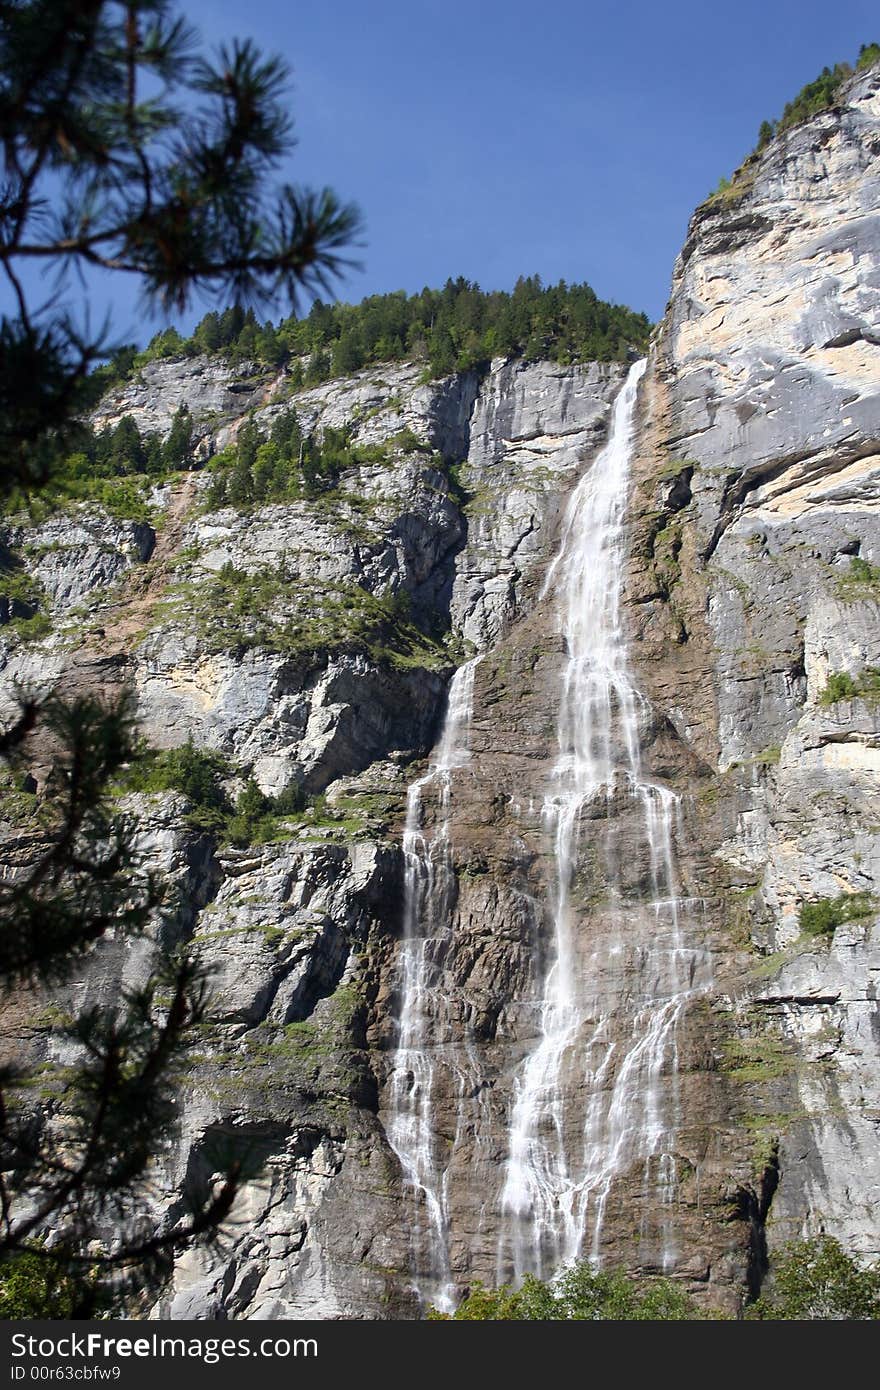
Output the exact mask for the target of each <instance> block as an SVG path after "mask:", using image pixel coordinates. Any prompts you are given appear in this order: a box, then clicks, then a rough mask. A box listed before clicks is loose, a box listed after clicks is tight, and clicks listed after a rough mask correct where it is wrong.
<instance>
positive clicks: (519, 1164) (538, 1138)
mask: <svg viewBox="0 0 880 1390" xmlns="http://www.w3.org/2000/svg"><path fill="white" fill-rule="evenodd" d="M644 370H645V362H644V361H641V362H637V363H636V364H635V365H634V366H633V367H632V369H631V370H630V372H629V375H628V377H627V379H626V382H625V384H624V386H623V387H622V389H621V391H620V392H619V394H618V396H617V398H616V400H615V403H614V408H613V412H612V418H611V427H610V433H609V437H608V441H607V443H606V445H605V447H604V448H603V449H602V450H601V452H600V453H599V454H598V456H597V458H596V460H595V462H594V464H593V466H592V468H590V469H589V471H588V472H587V473H586V474H585V476H584V477H583V479H582V480H581V482H580V483H579V484H578V486H577V488H576V489H575V491H574V493H573V495H572V497H571V500H570V503H569V506H568V509H567V513H566V516H565V520H564V525H563V533H562V539H561V544H560V547H559V550H558V553H557V555H556V557H555V559H554V560H553V563H552V565H551V566H550V569H549V571H548V574H547V579H546V582H545V586H544V593H545V594H553V595H555V596H556V597H557V599H558V605H559V614H560V626H561V630H562V634H563V636H564V639H565V649H566V653H567V661H566V666H565V671H564V677H563V683H562V691H561V696H560V702H559V713H558V721H557V738H558V755H557V759H556V762H555V765H554V767H553V769H552V773H551V779H550V786H549V788H548V791H547V795H546V798H545V801H544V807H543V819H544V822H545V825H546V827H547V830H548V832H549V833H550V835H551V836H552V842H553V848H554V858H555V886H554V891H553V898H552V904H551V914H552V939H551V950H550V952H549V965H548V968H547V969H546V972H545V975H544V980H543V993H542V998H541V1000H540V1006H539V1020H538V1024H539V1026H538V1029H537V1038H536V1042H535V1044H534V1046H533V1047H532V1050H531V1052H530V1053H529V1054H528V1055H527V1057H526V1059H525V1061H524V1063H523V1064H522V1066H521V1068H520V1071H519V1073H518V1075H517V1077H516V1081H515V1088H514V1095H513V1105H512V1111H511V1116H510V1130H509V1150H508V1158H507V1165H506V1169H505V1173H504V1179H503V1189H502V1193H501V1211H502V1227H501V1236H500V1242H499V1266H498V1272H499V1276H500V1277H508V1276H509V1274H510V1273H511V1272H512V1273H513V1274H514V1276H516V1277H521V1276H522V1275H523V1274H525V1273H527V1272H533V1273H536V1274H538V1275H543V1276H546V1275H548V1274H550V1273H552V1272H553V1271H555V1270H556V1269H557V1268H558V1267H559V1266H560V1265H563V1264H566V1263H568V1262H570V1261H572V1260H574V1259H576V1258H579V1257H581V1256H583V1255H584V1254H589V1255H591V1256H592V1257H593V1258H594V1259H595V1260H598V1258H599V1254H600V1245H601V1238H602V1225H603V1220H604V1217H605V1209H606V1205H607V1200H608V1196H609V1193H610V1190H611V1186H612V1183H613V1182H614V1180H615V1178H617V1177H619V1176H621V1175H623V1174H624V1173H627V1172H629V1171H630V1170H632V1169H633V1168H634V1167H635V1168H636V1169H639V1167H641V1172H642V1179H641V1180H642V1182H643V1183H644V1184H645V1185H646V1186H648V1185H651V1186H653V1189H654V1191H655V1193H656V1202H657V1205H658V1208H660V1209H662V1208H663V1206H664V1203H665V1204H666V1208H667V1212H666V1217H665V1218H664V1219H663V1220H661V1223H660V1224H661V1225H662V1229H663V1234H662V1250H660V1251H659V1255H658V1258H659V1261H660V1262H661V1263H662V1264H663V1265H668V1264H669V1263H670V1262H671V1260H672V1258H673V1256H674V1246H673V1243H672V1241H673V1233H672V1221H671V1219H669V1218H671V1213H672V1209H671V1206H670V1205H669V1204H670V1203H671V1201H672V1200H673V1199H674V1194H675V1189H676V1176H675V1159H674V1155H673V1152H672V1138H673V1132H674V1128H675V1123H676V1115H675V1113H674V1111H675V1075H674V1074H675V1068H676V1062H677V1059H676V1053H675V1035H676V1024H677V1022H678V1019H679V1016H680V1013H681V1010H682V1007H683V1005H684V1001H685V999H686V998H687V997H688V995H689V994H690V993H691V991H692V989H693V977H694V973H695V969H696V968H697V964H696V963H695V961H696V958H695V956H694V953H693V951H690V950H687V949H686V948H685V945H684V941H683V936H682V924H681V914H682V910H683V904H682V902H681V901H680V899H679V890H678V886H677V881H676V873H675V861H674V849H673V844H674V831H675V824H676V818H677V815H678V798H677V796H676V795H675V794H674V793H673V792H672V791H671V790H669V789H668V788H666V787H664V786H662V785H659V784H658V783H656V782H654V781H652V780H650V779H649V778H646V776H645V774H644V773H643V770H642V766H641V754H640V745H641V740H642V732H643V726H644V721H645V716H646V714H647V708H646V705H645V702H644V700H643V699H642V697H641V696H640V694H639V692H638V691H637V690H636V688H635V686H634V685H633V682H632V679H631V677H630V674H629V670H628V662H627V652H626V641H625V635H624V630H623V623H622V617H621V584H622V577H623V573H624V561H625V526H624V523H625V516H626V503H627V489H628V482H629V468H630V462H631V457H632V453H633V434H634V422H635V410H636V398H637V393H638V387H639V382H640V381H641V378H642V374H643V372H644ZM585 819H586V821H587V823H588V824H589V825H590V827H591V839H590V844H589V846H585V845H584V844H583V843H582V835H583V831H582V823H584V821H585ZM622 820H623V821H625V823H626V826H627V832H626V833H627V836H628V838H627V840H626V843H625V844H622V843H620V834H621V831H620V828H619V827H620V824H621V821H622ZM586 849H590V850H591V851H592V852H593V854H594V857H595V855H596V854H597V853H599V851H600V850H601V853H602V855H603V856H604V862H603V869H604V884H605V887H606V890H607V897H606V901H605V902H604V903H603V905H602V906H601V908H599V909H597V913H598V915H599V916H600V918H601V921H602V925H603V931H601V932H598V933H596V934H595V936H594V938H593V943H594V944H592V945H591V946H590V945H588V944H587V943H586V942H585V941H584V940H583V939H582V938H581V936H580V935H579V933H578V927H577V917H576V913H575V911H574V910H573V903H572V894H573V886H574V884H575V882H576V877H577V875H578V873H579V871H581V869H582V863H581V861H582V858H583V853H584V851H585V850H586ZM639 863H641V864H643V866H644V867H643V870H642V878H641V881H640V882H639V884H638V885H637V891H634V890H633V886H632V884H631V882H629V880H630V879H631V878H632V874H633V872H634V865H635V864H639ZM625 879H626V880H627V882H626V883H625V882H624V880H625ZM594 915H596V914H594ZM624 960H625V961H626V970H625V971H624V970H623V968H622V966H621V962H622V961H624ZM621 976H625V977H626V986H625V993H621V992H620V985H619V984H617V985H615V986H614V987H610V986H609V985H608V984H607V981H611V980H614V981H619V980H620V978H621ZM615 989H617V990H618V994H617V995H616V996H615V993H614V990H615ZM578 1097H580V1100H579V1101H577V1098H578Z"/></svg>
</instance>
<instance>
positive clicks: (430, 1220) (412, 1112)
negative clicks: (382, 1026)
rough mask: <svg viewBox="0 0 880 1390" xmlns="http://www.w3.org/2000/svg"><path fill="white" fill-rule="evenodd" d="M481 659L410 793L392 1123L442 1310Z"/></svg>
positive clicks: (449, 1297)
mask: <svg viewBox="0 0 880 1390" xmlns="http://www.w3.org/2000/svg"><path fill="white" fill-rule="evenodd" d="M479 660H480V658H479V657H475V658H473V660H471V661H468V662H466V663H465V664H464V665H463V666H461V667H459V669H458V670H457V671H456V672H455V675H454V676H453V678H452V681H451V683H450V687H449V696H448V701H447V707H446V716H445V720H444V724H443V731H442V734H441V737H440V741H439V743H438V745H437V749H436V752H435V755H434V758H433V760H432V762H431V765H430V767H429V769H428V771H427V773H426V774H425V775H424V777H421V778H419V780H418V781H416V782H413V784H412V786H411V787H410V789H409V793H408V796H407V810H406V824H405V828H404V833H403V851H404V860H405V877H404V905H403V940H402V944H401V951H400V958H399V964H398V988H399V991H400V999H401V1005H400V1015H399V1018H398V1024H397V1047H396V1051H395V1054H394V1058H393V1064H392V1065H393V1069H392V1072H391V1076H390V1080H389V1096H390V1100H389V1112H390V1115H389V1120H388V1123H387V1127H386V1128H387V1134H388V1139H389V1142H390V1144H391V1147H392V1148H393V1149H394V1151H395V1153H396V1154H397V1156H398V1158H399V1160H400V1164H401V1169H402V1171H403V1176H404V1181H405V1184H406V1188H407V1190H408V1193H409V1196H410V1197H411V1198H412V1206H413V1212H412V1222H413V1245H414V1250H413V1257H414V1264H415V1269H416V1271H417V1277H416V1281H415V1282H416V1286H417V1288H418V1290H419V1292H420V1294H422V1295H424V1296H427V1297H430V1298H431V1300H432V1302H433V1303H434V1305H435V1306H436V1307H438V1308H440V1309H442V1310H444V1311H446V1310H449V1309H450V1308H451V1307H452V1306H453V1305H454V1296H453V1284H452V1275H451V1269H450V1262H449V1229H448V1228H449V1211H448V1191H447V1182H446V1174H447V1167H448V1160H449V1150H448V1146H444V1143H443V1140H442V1138H441V1136H439V1135H438V1134H437V1132H436V1124H435V1114H434V1111H435V1106H434V1101H435V1086H436V1084H437V1079H438V1078H437V1072H438V1070H439V1069H440V1068H441V1067H444V1068H445V1069H446V1070H451V1071H452V1072H453V1074H454V1080H455V1083H456V1089H457V1090H458V1092H459V1101H461V1098H462V1096H463V1093H464V1091H465V1089H466V1088H467V1086H468V1078H467V1077H466V1076H465V1075H464V1074H463V1072H462V1066H461V1061H460V1059H459V1058H458V1056H457V1049H456V1048H455V1039H454V1029H453V1019H452V1017H451V1015H450V1007H449V1005H450V1000H449V996H448V994H447V993H446V991H445V990H444V989H443V988H442V987H441V986H440V985H439V983H438V981H439V976H440V972H441V971H442V967H443V961H444V957H445V954H446V948H447V946H448V943H449V940H450V936H451V929H452V909H453V907H454V900H455V891H456V880H455V871H454V869H453V866H452V854H451V845H450V840H449V816H450V802H451V791H452V774H453V773H454V772H455V770H456V769H458V768H461V767H463V766H464V765H465V764H466V763H467V762H468V760H469V758H470V751H469V735H470V723H471V712H472V708H473V690H474V671H475V669H476V667H477V664H478V662H479ZM426 791H431V792H433V794H434V796H435V798H436V802H437V820H436V823H435V825H434V828H433V833H431V834H428V833H427V832H425V831H423V829H422V817H423V797H424V793H425V792H426ZM444 1149H446V1151H445V1153H444Z"/></svg>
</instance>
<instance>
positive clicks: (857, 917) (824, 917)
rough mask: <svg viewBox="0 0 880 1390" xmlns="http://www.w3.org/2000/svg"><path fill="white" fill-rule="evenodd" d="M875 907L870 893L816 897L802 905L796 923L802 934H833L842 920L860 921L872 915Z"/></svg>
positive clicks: (841, 923) (841, 924)
mask: <svg viewBox="0 0 880 1390" xmlns="http://www.w3.org/2000/svg"><path fill="white" fill-rule="evenodd" d="M875 907H876V903H875V900H874V898H873V897H872V896H871V894H870V893H841V894H840V895H839V896H838V897H836V898H817V899H816V900H815V901H814V902H810V903H804V904H803V905H802V907H801V910H800V912H799V913H798V925H799V926H800V929H801V932H802V933H803V935H804V936H833V935H834V932H835V931H836V930H837V928H838V927H840V926H843V923H844V922H861V921H864V920H865V918H867V917H871V916H873V913H874V910H875Z"/></svg>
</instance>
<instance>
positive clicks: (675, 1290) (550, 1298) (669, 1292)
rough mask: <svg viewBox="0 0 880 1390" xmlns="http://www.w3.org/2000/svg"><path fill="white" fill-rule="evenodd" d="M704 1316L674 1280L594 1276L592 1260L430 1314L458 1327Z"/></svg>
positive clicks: (613, 1273) (483, 1291)
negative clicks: (462, 1324) (463, 1324)
mask: <svg viewBox="0 0 880 1390" xmlns="http://www.w3.org/2000/svg"><path fill="white" fill-rule="evenodd" d="M703 1316H705V1314H703V1313H702V1312H701V1311H700V1309H699V1308H698V1307H697V1305H696V1304H695V1303H694V1301H693V1299H691V1298H690V1297H689V1296H688V1294H687V1293H686V1292H685V1291H684V1289H682V1288H681V1287H680V1286H679V1285H677V1284H675V1283H674V1282H673V1281H672V1280H671V1279H651V1278H641V1279H634V1278H631V1277H630V1276H629V1275H627V1274H625V1273H624V1272H623V1270H620V1269H612V1270H594V1269H593V1268H592V1266H591V1265H590V1263H589V1261H587V1260H583V1261H581V1262H580V1263H578V1264H575V1265H572V1266H571V1268H570V1269H566V1270H564V1271H563V1273H562V1274H560V1275H558V1276H557V1277H556V1278H555V1279H553V1280H551V1281H549V1282H546V1283H545V1282H544V1281H543V1280H541V1279H536V1278H535V1277H534V1275H531V1274H529V1275H526V1278H525V1279H524V1280H523V1284H522V1287H521V1288H519V1289H512V1288H510V1287H509V1286H508V1285H502V1287H501V1288H498V1289H488V1288H486V1287H485V1286H484V1285H482V1284H480V1283H479V1282H475V1283H473V1284H472V1285H471V1290H470V1293H469V1294H468V1296H467V1298H466V1299H465V1300H464V1301H463V1302H462V1303H461V1304H460V1305H459V1307H458V1309H457V1311H456V1312H455V1313H453V1314H449V1313H440V1312H437V1310H436V1309H431V1310H430V1312H429V1313H428V1317H429V1318H430V1319H432V1320H434V1321H447V1320H450V1319H451V1320H453V1321H456V1322H547V1321H553V1322H569V1321H571V1322H604V1321H606V1320H607V1321H614V1322H682V1321H693V1320H696V1319H699V1318H700V1317H703Z"/></svg>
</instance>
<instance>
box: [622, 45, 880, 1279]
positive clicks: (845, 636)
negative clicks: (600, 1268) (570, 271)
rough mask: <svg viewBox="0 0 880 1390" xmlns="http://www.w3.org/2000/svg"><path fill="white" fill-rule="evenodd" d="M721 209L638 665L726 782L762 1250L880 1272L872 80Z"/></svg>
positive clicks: (660, 484)
mask: <svg viewBox="0 0 880 1390" xmlns="http://www.w3.org/2000/svg"><path fill="white" fill-rule="evenodd" d="M738 189H740V190H741V192H740V193H739V194H738V195H737V196H735V197H730V198H729V199H728V201H727V203H726V204H725V202H724V200H723V199H721V200H715V201H712V200H710V202H709V203H708V204H706V205H704V206H703V208H701V209H700V210H698V212H697V213H696V214H695V216H694V218H693V220H692V223H691V226H690V229H689V232H688V238H687V242H686V245H685V247H684V249H683V251H682V253H681V255H680V257H679V259H678V261H677V263H676V267H675V273H674V279H673V292H672V298H671V301H670V305H669V310H668V313H667V317H666V319H665V321H664V323H663V325H662V329H661V333H660V335H659V338H658V343H657V350H656V357H655V368H654V376H653V383H652V398H651V419H650V423H649V425H648V427H647V428H646V433H645V439H644V461H643V469H642V471H643V494H644V496H645V498H646V500H647V498H648V495H649V493H650V492H651V490H653V493H654V497H655V499H657V500H659V501H660V502H661V504H663V505H665V507H666V513H667V514H666V515H664V518H663V521H662V522H661V524H660V526H659V527H658V526H657V525H656V523H655V522H653V521H652V522H651V523H650V526H649V527H648V528H646V533H647V534H648V535H650V532H651V531H653V533H654V534H653V537H652V538H651V539H650V541H649V543H648V544H647V545H646V547H645V549H646V550H647V552H648V560H647V563H645V564H644V565H643V566H642V579H641V584H642V597H643V598H644V604H643V606H642V620H641V623H640V636H641V644H642V646H643V647H644V649H645V653H646V657H647V658H648V663H647V664H648V667H649V668H650V667H651V666H653V667H654V668H655V671H656V676H655V688H656V689H657V690H658V692H660V694H661V698H662V699H663V700H664V701H665V702H666V705H667V708H668V710H669V713H670V715H671V717H672V718H673V720H674V722H675V724H676V727H677V728H678V729H679V730H680V731H682V733H683V734H684V735H685V737H687V738H689V739H691V740H692V741H693V743H694V746H697V747H699V748H700V751H701V753H702V755H703V756H704V757H705V758H706V760H707V762H708V763H709V764H710V765H712V766H713V767H714V768H715V769H716V770H717V772H718V773H719V774H721V775H720V778H719V780H718V781H717V782H716V783H715V788H716V789H717V795H716V793H715V792H713V793H712V795H713V801H714V804H713V806H712V807H711V808H708V807H705V802H706V796H705V795H704V796H703V802H704V821H705V822H706V824H707V826H708V825H709V824H713V825H714V835H713V833H712V832H711V831H709V830H704V831H701V832H700V833H701V837H703V843H704V844H705V846H706V848H707V849H708V848H711V853H712V859H713V861H714V863H715V865H716V871H717V872H719V873H721V874H723V875H727V876H728V878H729V880H730V885H731V886H730V889H729V890H728V895H727V907H726V912H727V921H728V924H729V925H730V926H731V927H733V928H734V930H736V931H739V932H741V934H742V940H743V942H747V943H749V944H750V945H751V947H752V948H753V949H754V948H757V949H758V950H759V951H760V952H761V953H763V956H764V959H763V960H758V961H757V962H756V964H755V965H753V966H752V967H751V968H750V970H749V971H748V972H747V973H746V975H745V976H744V977H743V979H742V983H741V985H740V984H738V985H737V988H736V990H735V991H734V990H732V991H731V998H730V1000H729V1005H728V1006H729V1007H731V1008H732V1010H733V1012H732V1014H731V1018H732V1020H733V1022H734V1024H735V1026H736V1028H737V1029H738V1030H739V1033H740V1034H741V1037H742V1041H743V1044H744V1046H743V1049H742V1051H741V1054H740V1064H739V1065H738V1066H734V1067H733V1069H732V1075H733V1076H734V1077H736V1078H737V1086H738V1088H739V1089H740V1090H742V1092H743V1096H742V1103H743V1106H744V1109H743V1123H744V1124H745V1125H746V1126H747V1127H748V1128H750V1129H751V1130H752V1131H753V1133H754V1134H755V1135H756V1136H758V1137H759V1140H760V1144H759V1148H760V1150H761V1151H762V1153H763V1156H764V1158H765V1159H766V1158H767V1157H768V1156H772V1155H774V1154H775V1155H776V1156H775V1157H774V1158H773V1164H774V1167H776V1166H777V1165H778V1188H777V1189H776V1190H775V1195H774V1196H773V1200H772V1205H771V1206H770V1207H769V1210H768V1211H767V1212H766V1213H765V1215H766V1223H767V1238H768V1239H769V1241H770V1244H771V1246H772V1245H773V1244H774V1243H778V1242H779V1241H781V1240H783V1239H785V1238H790V1237H792V1236H796V1235H801V1234H806V1233H815V1232H817V1231H821V1230H828V1231H830V1232H831V1233H833V1234H834V1235H836V1236H838V1237H839V1238H840V1239H841V1240H842V1241H843V1242H844V1243H845V1244H846V1245H847V1246H848V1247H849V1248H850V1249H852V1250H853V1251H854V1252H855V1253H857V1254H858V1255H860V1256H862V1257H864V1258H876V1256H877V1253H878V1250H880V1228H878V1222H877V1217H876V1202H877V1196H878V1192H880V1158H878V1150H877V1144H876V1114H877V1089H876V1077H877V1061H878V1056H877V1048H878V1014H877V1004H876V1002H875V994H876V980H877V971H878V967H880V952H878V937H877V913H876V904H875V902H874V901H873V895H875V894H876V893H877V888H878V881H877V876H878V872H880V859H878V855H880V841H878V838H877V825H878V819H877V810H878V804H880V803H878V797H880V745H878V739H880V725H878V704H877V701H876V698H875V697H874V696H873V694H872V689H871V685H872V681H871V675H870V672H871V669H872V668H875V667H876V666H877V665H878V663H880V628H878V621H877V620H878V601H880V582H878V581H880V568H878V566H880V511H878V500H880V491H878V488H880V332H878V323H880V216H878V212H877V208H878V205H880V76H878V71H877V69H876V67H875V68H874V69H873V70H871V71H868V72H866V73H864V74H861V75H858V76H857V77H856V78H854V79H853V80H852V81H851V82H850V83H849V85H848V87H847V88H846V90H845V93H844V95H843V97H842V99H841V104H840V106H839V108H836V109H834V110H832V111H828V112H825V113H823V114H821V115H819V116H817V117H815V118H814V119H813V120H811V121H810V122H809V123H808V124H806V125H803V126H800V127H797V128H796V129H794V130H792V131H789V132H787V133H785V134H784V135H782V136H781V137H779V138H777V139H775V140H774V141H772V142H771V144H770V145H769V146H768V147H767V148H766V149H765V150H764V151H763V152H762V153H761V154H760V155H759V156H757V157H756V158H755V159H754V160H753V161H751V162H749V163H748V164H747V165H746V166H745V168H744V170H743V172H742V174H741V176H740V179H739V180H734V183H733V185H732V189H731V193H732V194H736V193H737V190H738ZM658 459H659V460H660V461H661V462H662V463H663V465H664V468H663V469H661V470H659V471H660V473H661V474H662V476H660V477H659V478H658V476H657V470H656V468H655V465H656V461H657V460H658ZM676 488H677V489H678V494H677V497H671V494H672V493H674V492H675V489H676ZM675 508H680V510H675ZM664 525H665V527H666V530H665V531H664V529H663V527H664ZM670 528H671V529H670ZM652 588H654V589H655V591H656V592H655V594H654V595H653V596H652V594H651V589H652ZM659 614H665V615H666V616H667V618H668V620H669V621H668V628H669V630H670V632H671V633H672V634H673V635H675V636H677V637H678V639H679V641H678V650H677V651H675V649H674V648H673V647H672V646H671V645H670V644H669V643H668V642H667V643H666V644H665V646H664V643H663V641H662V639H658V637H657V632H656V626H655V619H656V618H657V616H658V615H659ZM685 639H687V640H685ZM670 653H671V655H670ZM709 692H711V701H710V699H709V698H707V696H708V694H709ZM838 694H840V695H842V698H836V696H837V695H838ZM713 704H714V713H713V711H712V705H713ZM710 811H711V814H710ZM845 894H865V895H868V897H867V898H866V899H865V904H864V905H865V907H866V910H865V911H864V912H861V913H857V912H856V907H855V906H853V915H852V917H850V918H849V920H842V921H840V923H839V924H838V925H837V927H836V929H834V930H833V931H828V932H826V933H823V934H820V935H819V936H815V937H812V938H811V937H809V936H805V935H804V934H803V930H802V926H803V922H804V921H806V922H807V924H809V922H810V916H809V912H808V913H807V915H806V917H804V915H803V908H804V905H805V904H810V903H815V902H817V901H819V902H820V904H821V901H822V900H827V899H831V900H835V901H836V900H838V899H841V901H842V902H844V904H845V900H844V899H843V898H842V895H845ZM858 901H859V900H856V905H858ZM843 915H844V917H846V915H847V914H846V911H845V910H844V913H843ZM737 923H738V924H739V925H738V926H737V925H736V924H737ZM832 926H833V923H832ZM776 1180H777V1179H776V1176H775V1175H774V1176H773V1179H772V1182H771V1185H772V1184H773V1183H775V1182H776Z"/></svg>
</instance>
